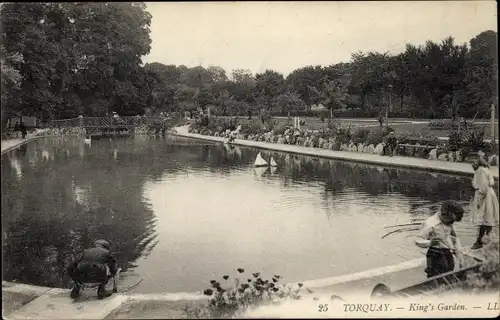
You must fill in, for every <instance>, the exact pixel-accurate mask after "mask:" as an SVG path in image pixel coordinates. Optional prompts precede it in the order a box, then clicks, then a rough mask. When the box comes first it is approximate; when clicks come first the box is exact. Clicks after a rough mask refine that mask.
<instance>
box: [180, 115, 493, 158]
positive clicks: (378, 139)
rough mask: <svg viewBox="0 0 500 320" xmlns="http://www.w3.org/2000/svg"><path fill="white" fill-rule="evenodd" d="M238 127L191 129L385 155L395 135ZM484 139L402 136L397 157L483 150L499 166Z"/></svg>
mask: <svg viewBox="0 0 500 320" xmlns="http://www.w3.org/2000/svg"><path fill="white" fill-rule="evenodd" d="M237 127H238V125H237V118H233V119H216V120H215V121H210V124H209V125H207V126H202V125H201V124H200V123H199V122H197V123H194V124H192V125H191V126H190V128H189V132H191V133H198V134H202V135H210V136H215V137H226V138H229V137H233V138H236V139H242V140H252V141H262V142H267V143H281V144H291V145H298V146H303V147H309V148H321V149H329V150H334V151H349V152H363V153H372V154H378V155H385V154H387V153H388V152H387V150H386V145H387V144H386V139H387V134H388V132H391V131H393V130H392V129H391V128H390V127H389V128H384V129H380V128H377V129H375V130H368V129H366V128H358V129H353V128H352V127H345V126H341V125H338V124H337V125H334V124H329V125H328V127H325V128H324V129H323V130H316V131H311V130H307V131H300V130H297V129H294V128H293V126H291V125H290V124H282V125H275V124H273V123H272V121H270V122H269V123H266V124H263V123H262V122H261V121H258V120H255V121H252V122H250V123H246V124H243V125H242V126H241V127H240V130H239V131H238V130H236V128H237ZM483 137H484V135H483V136H478V134H475V133H474V134H472V133H469V135H467V136H464V137H462V136H453V139H452V137H451V136H450V141H449V142H448V143H445V142H442V141H440V140H439V139H438V138H437V137H436V136H434V135H431V134H429V133H418V134H415V133H414V134H410V133H403V134H400V135H398V136H397V138H398V144H399V145H400V146H401V145H404V146H402V147H401V148H398V150H399V153H398V154H399V155H403V156H409V155H411V156H413V157H418V158H425V159H430V160H441V161H450V162H470V160H473V158H474V152H477V151H479V150H483V151H484V152H486V154H487V155H491V156H490V157H489V160H490V162H491V164H492V165H496V164H497V162H498V161H497V159H498V156H497V153H498V147H497V146H496V145H492V144H490V145H488V144H487V143H482V142H481V141H483V140H481V139H483ZM425 146H427V147H425Z"/></svg>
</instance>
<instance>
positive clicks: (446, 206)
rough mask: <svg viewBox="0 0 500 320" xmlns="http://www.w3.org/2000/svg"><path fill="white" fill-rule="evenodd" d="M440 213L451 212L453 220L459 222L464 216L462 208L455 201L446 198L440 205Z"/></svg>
mask: <svg viewBox="0 0 500 320" xmlns="http://www.w3.org/2000/svg"><path fill="white" fill-rule="evenodd" d="M441 213H442V214H444V215H447V214H453V215H454V216H455V219H454V220H455V221H457V222H460V221H461V220H462V218H463V216H464V208H463V207H462V206H461V205H460V204H459V203H458V202H456V201H453V200H447V201H445V202H443V204H442V206H441Z"/></svg>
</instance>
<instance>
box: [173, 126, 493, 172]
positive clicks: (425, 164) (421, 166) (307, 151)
mask: <svg viewBox="0 0 500 320" xmlns="http://www.w3.org/2000/svg"><path fill="white" fill-rule="evenodd" d="M169 134H170V135H173V136H179V137H184V138H193V139H198V140H206V141H212V142H224V138H221V137H213V136H206V135H201V134H196V133H187V132H169ZM231 144H233V145H238V146H243V147H253V148H260V149H266V150H273V151H278V152H286V153H292V154H299V155H305V156H312V157H318V158H326V159H332V160H341V161H353V162H358V163H365V164H371V165H379V166H389V167H400V168H406V169H415V170H428V171H433V172H439V173H448V174H455V175H461V176H473V175H474V172H473V170H472V166H471V165H470V164H468V163H461V164H465V165H468V166H470V170H465V169H459V168H447V167H445V166H437V164H438V163H433V162H434V161H432V160H427V159H414V158H410V157H396V156H395V157H388V156H378V157H377V158H374V157H373V156H374V155H371V154H370V155H369V156H368V157H365V158H364V159H363V157H362V155H363V153H355V152H351V153H353V155H349V152H347V151H345V152H342V151H333V150H325V149H318V148H309V147H307V148H306V147H301V146H290V145H282V144H275V143H267V142H261V141H248V140H240V139H236V140H234V141H233V142H231ZM287 146H288V147H287ZM290 147H293V149H292V148H290ZM320 150H321V152H320ZM354 154H356V155H354ZM370 158H372V159H370ZM385 158H387V159H385ZM398 158H402V159H405V160H406V161H411V162H414V163H398V162H395V161H394V160H397V159H398ZM410 159H411V160H410ZM389 160H393V161H389ZM436 162H439V164H441V163H440V162H443V165H444V164H451V163H454V164H455V165H456V164H457V163H456V162H444V161H439V160H436ZM498 169H499V168H498V166H495V167H493V168H492V170H491V172H492V174H493V176H494V178H495V179H496V180H498V178H499V170H498Z"/></svg>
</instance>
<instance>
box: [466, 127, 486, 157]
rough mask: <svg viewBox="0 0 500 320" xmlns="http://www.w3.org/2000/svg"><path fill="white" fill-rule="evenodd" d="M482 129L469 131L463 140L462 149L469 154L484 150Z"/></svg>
mask: <svg viewBox="0 0 500 320" xmlns="http://www.w3.org/2000/svg"><path fill="white" fill-rule="evenodd" d="M484 135H485V132H484V129H480V130H469V131H468V132H467V133H466V135H465V139H464V147H465V148H466V149H468V150H470V152H478V151H479V150H485V149H486V143H485V142H484Z"/></svg>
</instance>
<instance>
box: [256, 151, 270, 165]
mask: <svg viewBox="0 0 500 320" xmlns="http://www.w3.org/2000/svg"><path fill="white" fill-rule="evenodd" d="M253 165H254V166H255V167H264V166H267V161H266V160H264V158H262V156H261V155H260V152H259V154H258V155H257V157H256V158H255V162H254V164H253Z"/></svg>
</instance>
